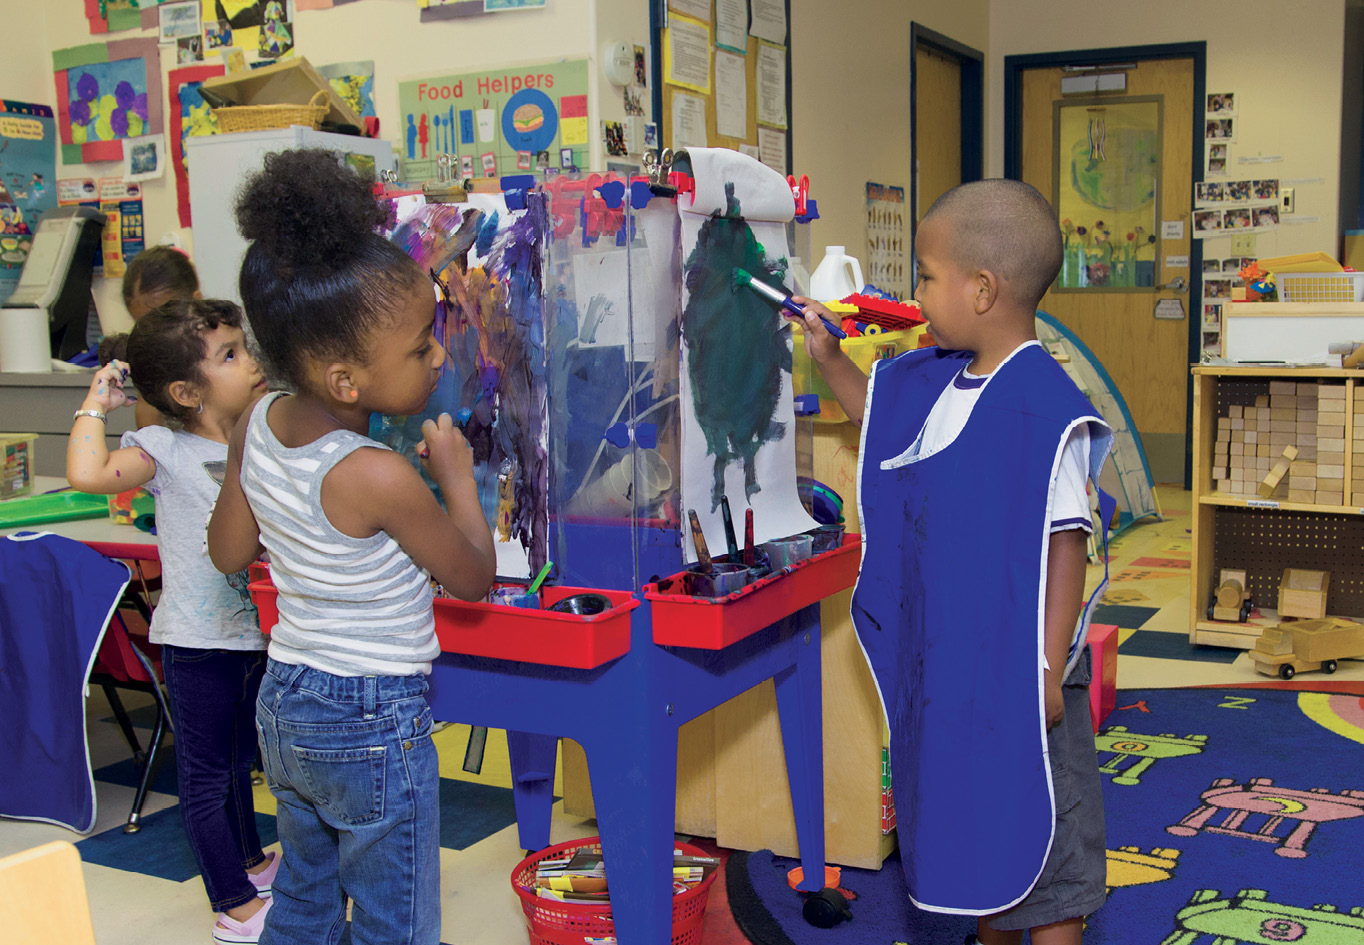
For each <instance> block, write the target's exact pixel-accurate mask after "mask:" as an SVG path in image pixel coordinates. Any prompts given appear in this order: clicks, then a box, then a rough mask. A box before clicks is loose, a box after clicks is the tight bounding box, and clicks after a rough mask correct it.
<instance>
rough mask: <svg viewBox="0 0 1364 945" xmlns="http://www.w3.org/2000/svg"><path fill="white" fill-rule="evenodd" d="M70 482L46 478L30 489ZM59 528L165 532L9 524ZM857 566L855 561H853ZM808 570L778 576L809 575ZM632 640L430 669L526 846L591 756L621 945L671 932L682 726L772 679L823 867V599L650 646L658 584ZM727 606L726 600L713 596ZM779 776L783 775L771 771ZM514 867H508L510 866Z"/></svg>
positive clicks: (814, 855)
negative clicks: (493, 753) (597, 654)
mask: <svg viewBox="0 0 1364 945" xmlns="http://www.w3.org/2000/svg"><path fill="white" fill-rule="evenodd" d="M63 485H65V483H64V482H63V481H61V480H60V479H54V478H52V477H37V479H36V480H35V486H36V488H35V493H36V492H45V491H48V490H50V489H53V488H60V487H61V486H63ZM25 530H30V531H50V532H53V533H55V534H59V535H64V536H66V537H68V538H74V539H76V540H78V541H82V542H85V543H86V544H88V545H90V546H91V547H93V548H95V549H96V550H98V551H100V552H101V553H103V554H108V555H110V556H111V557H119V558H134V559H141V560H155V558H156V538H155V536H152V535H150V534H148V533H146V532H143V531H139V530H138V529H137V528H135V527H133V526H131V525H118V524H115V523H114V522H113V521H111V520H109V519H107V518H98V519H79V520H75V521H68V522H56V523H52V524H49V525H41V526H23V527H21V528H11V529H4V530H0V535H3V534H7V533H12V532H15V531H25ZM853 570H854V571H855V568H854V569H853ZM801 579H802V578H801V575H800V574H792V575H788V576H786V577H783V578H781V579H780V580H781V581H793V580H801ZM634 597H635V599H636V600H637V601H638V605H637V606H635V607H634V609H633V610H632V611H631V612H630V617H629V619H630V625H629V635H630V639H629V648H628V650H627V651H626V652H625V653H624V655H622V656H620V657H618V658H615V659H612V660H610V661H608V662H606V663H604V664H603V665H600V666H596V667H594V668H591V669H574V668H568V667H563V666H554V665H546V664H543V663H537V662H532V661H517V660H510V659H496V658H490V657H486V656H472V655H469V654H467V653H463V652H451V651H450V650H449V649H448V648H447V646H446V644H445V642H443V643H442V648H443V650H445V651H444V652H442V653H441V655H440V657H439V658H438V659H437V660H436V661H435V663H434V665H433V667H432V672H431V679H430V682H431V690H430V693H429V701H430V704H431V708H432V713H433V715H434V716H435V717H436V718H440V719H443V720H447V721H455V722H462V723H466V724H470V725H483V726H486V727H488V728H501V729H505V730H506V731H507V747H508V751H509V754H510V760H511V771H512V792H513V799H514V803H515V808H516V815H517V827H518V831H519V835H520V841H521V846H522V847H523V848H524V849H526V850H539V849H542V848H544V847H546V846H548V845H549V830H550V816H551V807H552V804H553V800H554V798H553V786H554V769H555V755H556V749H557V743H558V739H559V738H560V737H567V738H572V739H574V740H575V741H577V742H578V743H579V744H580V745H581V746H582V747H583V749H584V751H585V753H586V755H587V763H588V768H589V771H590V773H591V778H592V785H593V793H594V795H595V798H596V802H597V823H598V828H599V831H600V834H601V842H602V849H603V853H604V855H605V857H606V858H607V862H608V863H609V864H610V867H611V875H612V887H611V888H612V893H613V895H612V913H613V917H614V920H615V924H616V937H617V939H618V941H619V942H620V943H621V945H647V943H657V942H667V941H669V940H670V939H671V931H670V930H671V925H672V900H673V883H672V850H673V823H674V813H675V806H676V797H675V794H674V788H675V785H676V778H677V743H678V730H679V729H680V728H681V726H682V725H683V724H685V723H686V722H689V721H691V720H692V719H694V718H697V717H698V716H700V715H703V714H704V713H706V712H708V711H710V710H711V709H713V708H715V707H716V706H718V705H720V704H722V703H724V702H726V701H728V700H729V699H731V698H733V697H734V696H737V695H739V694H740V693H743V692H745V691H747V690H748V689H750V688H752V687H753V686H756V685H758V684H759V683H761V682H763V681H765V680H767V679H772V680H773V681H774V684H775V688H776V696H777V706H778V712H779V721H780V725H781V732H782V741H783V745H784V748H783V753H784V756H785V761H786V772H787V776H788V779H789V782H790V790H791V801H792V807H793V809H794V813H795V818H796V835H797V839H798V842H799V846H800V854H801V864H802V866H803V868H804V875H805V876H806V877H809V879H807V880H806V881H805V882H804V883H803V884H802V888H806V887H809V888H810V889H818V888H819V887H820V885H821V882H820V879H821V878H822V877H823V875H824V822H823V817H824V786H823V776H824V768H823V757H822V745H823V731H822V729H823V721H822V717H821V712H822V707H821V695H820V675H821V666H820V619H819V604H818V602H817V601H815V602H812V603H807V604H805V605H804V606H801V607H799V608H798V609H796V610H795V611H794V612H792V613H789V614H787V615H786V616H783V617H781V618H780V619H777V620H775V621H774V622H772V623H771V624H770V625H768V626H766V627H763V628H762V629H760V630H757V631H756V632H751V633H748V634H747V635H746V636H743V637H742V638H741V639H737V640H735V641H734V642H732V643H729V644H728V645H722V646H715V644H710V645H711V646H715V648H700V647H691V646H679V645H665V644H660V643H657V642H655V640H656V638H658V637H659V634H658V633H656V630H655V626H654V623H655V616H656V612H655V607H658V606H661V603H660V598H659V596H658V595H657V594H656V593H645V592H644V591H640V592H636V593H635V595H634ZM715 606H719V605H715ZM773 774H774V776H779V772H773ZM511 865H512V864H509V872H510V866H511Z"/></svg>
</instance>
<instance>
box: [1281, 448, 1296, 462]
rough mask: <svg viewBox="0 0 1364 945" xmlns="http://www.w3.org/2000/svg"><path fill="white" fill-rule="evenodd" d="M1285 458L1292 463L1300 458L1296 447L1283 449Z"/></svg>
mask: <svg viewBox="0 0 1364 945" xmlns="http://www.w3.org/2000/svg"><path fill="white" fill-rule="evenodd" d="M1283 458H1284V459H1286V460H1288V461H1289V462H1290V463H1291V462H1293V460H1295V459H1297V458H1298V448H1297V447H1296V446H1285V447H1284V448H1283Z"/></svg>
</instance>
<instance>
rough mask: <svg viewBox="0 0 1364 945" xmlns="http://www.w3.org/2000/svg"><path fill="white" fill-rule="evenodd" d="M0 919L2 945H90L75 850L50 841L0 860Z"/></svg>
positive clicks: (87, 909) (92, 933) (92, 934)
mask: <svg viewBox="0 0 1364 945" xmlns="http://www.w3.org/2000/svg"><path fill="white" fill-rule="evenodd" d="M0 915H3V916H4V917H5V936H4V939H5V942H6V943H8V945H54V943H61V945H95V930H94V927H93V926H92V925H91V923H90V903H89V900H87V899H86V896H85V876H84V875H83V874H82V873H81V857H80V854H79V853H77V852H76V848H75V847H74V846H72V845H71V844H70V843H67V842H66V841H65V840H55V841H53V842H52V843H45V844H43V845H42V846H40V847H34V848H33V849H31V850H24V851H23V852H21V853H14V854H11V855H10V856H7V857H5V858H3V859H0Z"/></svg>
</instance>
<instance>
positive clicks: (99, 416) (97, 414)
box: [71, 410, 109, 423]
mask: <svg viewBox="0 0 1364 945" xmlns="http://www.w3.org/2000/svg"><path fill="white" fill-rule="evenodd" d="M81 417H94V418H95V419H96V420H98V421H99V422H100V423H107V422H108V421H109V418H108V417H107V416H106V415H105V413H104V411H102V410H77V411H76V412H75V413H73V414H72V415H71V419H72V421H75V420H79V419H80V418H81Z"/></svg>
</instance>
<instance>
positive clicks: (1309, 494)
mask: <svg viewBox="0 0 1364 945" xmlns="http://www.w3.org/2000/svg"><path fill="white" fill-rule="evenodd" d="M1288 501H1289V502H1305V503H1307V504H1308V505H1311V504H1313V503H1315V502H1316V501H1317V493H1316V490H1315V489H1294V488H1293V487H1292V486H1291V485H1290V486H1289V487H1288Z"/></svg>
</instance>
